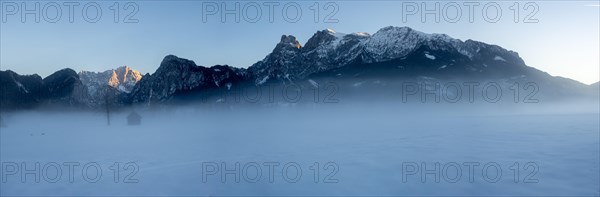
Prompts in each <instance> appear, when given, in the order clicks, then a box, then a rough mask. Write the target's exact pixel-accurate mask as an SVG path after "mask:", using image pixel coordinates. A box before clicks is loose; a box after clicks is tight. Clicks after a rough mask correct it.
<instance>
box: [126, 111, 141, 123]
mask: <svg viewBox="0 0 600 197" xmlns="http://www.w3.org/2000/svg"><path fill="white" fill-rule="evenodd" d="M140 124H142V116H140V114H138V113H136V112H131V113H130V114H129V115H128V116H127V125H140Z"/></svg>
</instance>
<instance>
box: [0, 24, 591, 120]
mask: <svg viewBox="0 0 600 197" xmlns="http://www.w3.org/2000/svg"><path fill="white" fill-rule="evenodd" d="M406 81H410V82H423V81H428V82H432V81H435V82H456V81H460V82H466V81H477V82H490V81H493V82H496V83H498V84H500V85H501V86H502V87H506V89H507V90H508V89H509V88H510V87H509V86H511V85H512V84H515V83H518V84H522V85H523V84H528V83H532V82H533V83H535V84H536V88H538V89H539V94H538V90H535V91H536V94H537V95H538V96H539V97H540V98H544V99H561V98H583V97H585V98H588V97H589V98H597V95H598V92H599V87H598V83H596V84H593V85H585V84H582V83H580V82H577V81H574V80H571V79H567V78H562V77H553V76H551V75H549V74H547V73H545V72H543V71H540V70H537V69H535V68H533V67H530V66H527V65H526V64H525V61H524V60H523V59H522V58H521V57H519V54H518V53H516V52H514V51H510V50H506V49H504V48H502V47H500V46H496V45H491V44H486V43H483V42H479V41H474V40H466V41H462V40H459V39H454V38H452V37H450V36H448V35H445V34H427V33H423V32H419V31H416V30H414V29H411V28H409V27H392V26H390V27H384V28H382V29H380V30H379V31H377V32H376V33H374V34H373V35H371V34H369V33H364V32H358V33H351V34H344V33H339V32H336V31H334V30H331V29H326V30H322V31H318V32H316V33H315V34H314V35H313V36H312V37H311V38H310V39H309V40H308V41H307V42H306V44H305V45H304V46H302V45H301V44H300V42H299V41H298V40H297V39H296V37H294V36H292V35H283V36H281V38H280V41H279V43H277V44H276V45H275V47H274V49H273V51H272V52H271V53H269V54H268V55H267V56H266V57H265V58H264V59H262V60H260V61H258V62H256V63H254V64H253V65H251V66H249V67H248V68H247V69H246V68H235V67H231V66H227V65H216V66H212V67H204V66H198V65H197V64H196V63H195V62H193V61H190V60H187V59H183V58H179V57H177V56H174V55H167V56H166V57H165V58H164V59H163V60H162V62H161V63H160V65H159V67H158V68H157V70H156V71H155V72H154V73H152V74H145V75H143V76H142V75H141V74H140V73H139V72H137V71H135V70H133V69H131V68H129V67H119V68H117V69H114V70H108V71H104V72H89V71H81V72H79V73H76V72H75V71H73V70H72V69H68V68H67V69H63V70H60V71H57V72H56V73H54V74H52V75H50V76H48V77H46V78H43V79H42V78H41V77H40V76H38V75H35V74H34V75H19V74H17V73H15V72H13V71H10V70H7V71H0V85H1V86H2V92H1V94H0V97H1V103H0V104H1V105H0V108H1V109H9V110H10V109H24V108H34V107H36V106H40V105H43V104H60V105H68V106H82V107H88V108H98V107H101V106H103V104H107V103H108V104H111V105H123V106H126V105H135V104H144V105H145V104H151V103H168V102H172V101H177V100H192V101H194V100H197V99H198V98H199V97H201V98H203V99H208V101H209V102H212V101H215V102H216V101H222V100H223V99H224V98H223V95H229V94H230V93H231V92H232V91H234V90H240V89H241V90H247V89H248V88H256V87H259V88H264V87H267V86H270V85H286V84H287V85H289V84H293V85H294V86H297V87H299V88H300V89H307V90H308V89H311V88H315V87H324V86H325V84H328V83H329V82H333V83H335V84H336V86H335V88H336V91H339V92H344V93H346V95H344V94H341V96H348V95H358V96H359V97H361V96H363V97H373V96H386V95H387V94H391V93H390V92H395V93H397V92H398V90H399V88H401V84H402V83H400V82H406ZM278 88H279V89H281V88H282V87H278ZM284 88H285V87H284ZM524 88H525V89H526V88H527V87H524ZM284 90H285V89H284ZM381 93H383V94H381Z"/></svg>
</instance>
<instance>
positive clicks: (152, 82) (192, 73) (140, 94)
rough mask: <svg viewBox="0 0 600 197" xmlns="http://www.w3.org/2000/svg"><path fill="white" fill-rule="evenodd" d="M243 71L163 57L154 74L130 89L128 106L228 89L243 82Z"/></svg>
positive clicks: (245, 76) (145, 77) (175, 57)
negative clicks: (180, 95) (187, 94)
mask: <svg viewBox="0 0 600 197" xmlns="http://www.w3.org/2000/svg"><path fill="white" fill-rule="evenodd" d="M247 79H248V77H247V74H246V70H245V69H238V68H233V67H230V66H213V67H210V68H207V67H203V66H198V65H196V63H194V62H193V61H190V60H186V59H182V58H179V57H177V56H174V55H168V56H166V57H165V58H164V59H163V60H162V62H161V63H160V66H159V67H158V69H157V70H156V72H154V74H152V75H149V74H146V75H145V76H144V77H142V80H141V81H140V82H139V83H138V84H137V85H136V86H135V87H134V88H133V90H132V91H131V94H130V95H129V99H128V100H129V102H133V103H145V102H158V101H166V100H168V99H169V98H171V97H172V96H173V95H174V94H178V93H180V94H184V93H187V92H193V91H206V90H209V89H215V88H227V89H229V88H231V87H232V86H233V85H234V84H235V83H237V82H239V81H244V80H247Z"/></svg>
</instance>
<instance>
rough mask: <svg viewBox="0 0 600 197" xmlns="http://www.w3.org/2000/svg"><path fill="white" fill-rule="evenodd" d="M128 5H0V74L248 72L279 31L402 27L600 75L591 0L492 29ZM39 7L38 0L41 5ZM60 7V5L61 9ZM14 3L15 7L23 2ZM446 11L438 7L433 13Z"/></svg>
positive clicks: (355, 8) (361, 13) (393, 9)
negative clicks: (168, 68) (188, 64)
mask: <svg viewBox="0 0 600 197" xmlns="http://www.w3.org/2000/svg"><path fill="white" fill-rule="evenodd" d="M6 2H9V3H10V2H12V1H4V0H2V2H1V3H2V4H3V6H5V5H8V4H5V3H6ZM126 2H127V1H119V3H120V4H119V5H120V7H121V9H120V10H121V11H120V15H119V18H120V20H119V21H120V22H119V23H115V22H114V21H113V16H114V15H113V11H112V10H111V9H110V6H111V5H113V4H114V3H115V1H101V2H99V5H100V8H101V9H102V17H101V18H100V20H99V21H98V22H96V23H89V22H86V21H85V20H84V17H83V16H82V7H83V5H84V4H86V2H81V3H80V5H79V6H78V7H75V9H74V13H75V14H74V17H73V19H74V22H73V23H70V22H69V18H68V13H67V12H68V7H64V6H63V7H62V8H61V9H62V12H63V13H62V17H61V19H60V20H59V21H58V22H57V23H49V22H47V21H45V20H44V19H43V18H42V19H41V20H40V22H39V23H36V22H35V21H34V16H33V15H26V19H27V21H26V22H25V23H23V22H21V16H20V13H18V14H16V15H7V11H6V9H9V8H8V7H2V8H3V9H2V10H1V11H0V12H1V13H0V15H2V17H3V21H2V23H0V24H1V25H0V67H1V69H2V70H7V69H10V70H13V71H16V72H18V73H20V74H33V73H38V74H39V75H41V76H43V77H44V76H47V75H49V74H51V73H52V72H54V71H56V70H59V69H61V68H66V67H69V68H72V69H74V70H76V71H80V70H89V71H103V70H108V69H111V68H115V67H118V66H122V65H128V66H130V67H133V68H134V69H136V70H139V71H141V72H142V73H152V72H154V71H155V70H156V68H157V67H158V66H159V64H160V61H161V60H162V58H163V57H164V56H165V55H168V54H174V55H177V56H179V57H183V58H187V59H191V60H194V61H195V62H196V63H197V64H198V65H204V66H212V65H215V64H228V65H231V66H236V67H248V66H250V65H252V64H253V63H255V62H256V61H259V60H261V59H262V58H264V57H265V56H266V55H267V54H268V53H269V52H271V50H272V49H273V48H274V46H275V44H276V43H277V42H279V39H280V37H281V35H282V34H291V35H295V36H296V37H297V38H298V40H299V41H300V42H301V43H302V44H304V43H305V42H306V41H307V40H308V38H310V37H311V36H312V35H313V34H314V33H315V32H316V31H318V30H322V29H326V28H331V29H334V30H336V31H338V32H344V33H351V32H368V33H371V34H373V33H375V32H376V31H377V30H378V29H380V28H382V27H385V26H409V27H411V28H414V29H416V30H419V31H423V32H426V33H445V34H448V35H450V36H452V37H454V38H458V39H461V40H466V39H473V40H478V41H483V42H486V43H490V44H497V45H500V46H502V47H504V48H506V49H509V50H513V51H516V52H518V53H519V54H520V56H521V57H522V58H523V59H524V60H525V62H526V63H527V64H528V65H529V66H532V67H535V68H537V69H540V70H543V71H546V72H548V73H550V74H551V75H555V76H563V77H568V78H572V79H575V80H578V81H581V82H584V83H587V84H590V83H594V82H597V81H599V78H600V57H599V56H600V55H599V54H600V14H599V13H600V7H599V6H598V4H600V3H599V1H546V2H536V5H537V7H538V8H539V10H538V12H537V13H536V14H535V15H534V16H533V19H537V20H538V22H537V23H523V20H524V19H525V17H526V16H527V15H528V14H530V13H531V11H533V7H532V6H530V7H528V8H529V9H524V8H525V3H527V2H525V1H518V3H519V7H520V8H521V9H520V12H519V17H518V18H519V22H518V23H516V22H515V21H514V12H513V11H512V10H511V9H510V7H511V6H512V5H514V4H515V2H517V1H497V3H498V4H499V5H500V7H501V8H502V12H501V13H502V16H501V17H500V19H499V21H498V22H496V23H492V22H487V21H485V18H484V17H483V15H482V13H483V12H484V10H483V8H482V7H483V6H484V5H485V4H486V2H481V3H480V5H479V6H478V7H475V8H474V15H473V19H474V22H469V17H468V14H469V12H468V7H464V5H463V3H464V2H457V3H458V5H461V7H462V8H461V9H462V16H461V17H460V20H459V21H458V22H456V23H450V22H447V21H445V20H444V18H443V17H444V16H446V17H448V18H452V17H454V16H456V15H455V14H456V13H454V12H453V10H454V9H448V14H447V15H440V17H441V21H440V22H439V23H436V22H435V21H434V16H432V15H427V16H426V19H427V21H425V22H422V21H421V18H422V17H421V16H420V15H411V16H408V17H403V13H406V12H403V4H402V2H401V1H367V0H364V1H361V0H353V1H337V2H335V4H336V5H337V7H338V8H339V9H338V11H337V13H336V14H335V15H334V16H333V19H337V20H338V22H336V23H324V22H323V20H324V18H325V15H327V14H328V13H330V12H331V11H332V10H331V9H327V10H326V9H324V8H323V7H324V5H325V2H326V1H319V3H320V6H319V7H320V9H319V10H320V14H319V22H315V21H314V15H313V14H314V11H313V10H311V5H313V4H314V3H315V2H316V1H296V2H297V3H298V4H299V5H300V6H301V7H300V8H301V10H302V17H300V20H299V21H298V22H296V23H291V22H287V21H286V20H285V19H290V18H292V19H293V18H294V16H295V12H294V10H293V9H292V10H288V11H289V12H288V13H289V14H290V15H291V16H289V17H288V18H284V17H283V16H282V13H283V8H282V7H283V6H284V5H285V4H286V3H289V2H291V1H285V2H280V5H279V6H276V7H275V9H274V15H273V19H274V22H272V23H271V22H270V21H269V19H268V11H269V10H268V7H266V6H262V7H261V10H262V18H261V19H260V20H259V21H258V22H256V23H252V22H247V21H245V20H244V18H243V16H242V19H241V20H240V22H239V23H236V22H235V21H234V16H233V15H227V16H226V19H227V21H226V22H225V23H223V22H221V16H220V15H209V16H208V17H207V18H206V22H204V21H203V14H206V13H207V12H203V4H202V3H201V2H197V1H132V2H135V3H136V5H137V7H138V8H139V11H138V12H137V14H135V16H134V19H138V21H139V22H137V23H123V22H122V21H123V18H124V17H125V15H127V14H128V13H129V11H131V9H129V10H124V9H123V6H124V4H125V3H126ZM238 2H239V3H240V4H241V6H242V7H243V6H245V5H248V3H250V2H256V3H258V4H259V5H263V3H264V2H265V1H238ZM269 2H272V1H269ZM34 3H35V1H27V2H26V4H27V6H30V7H28V8H32V7H33V6H34ZM47 3H48V2H47V1H40V4H41V5H40V6H44V5H46V4H47ZM59 3H60V5H62V3H63V2H59ZM219 3H220V2H219ZM418 3H419V4H418V5H422V4H420V3H421V2H418ZM434 3H435V2H431V1H429V2H427V3H426V4H427V5H428V6H430V8H433V6H434ZM17 4H18V5H21V2H17ZM234 4H235V1H227V5H228V6H229V7H230V8H232V7H233V6H234ZM447 4H448V2H445V1H440V6H441V7H442V6H444V5H447ZM204 5H207V4H204ZM405 5H406V4H405ZM130 8H131V7H130ZM250 8H251V7H249V9H248V10H249V11H248V18H250V17H253V16H255V14H256V13H254V12H253V10H255V9H254V8H252V9H250ZM291 8H293V7H291ZM329 8H332V7H329ZM421 8H422V7H421ZM448 8H451V7H448ZM513 8H514V7H513ZM40 9H43V8H40ZM441 9H442V8H440V10H441ZM48 10H49V11H48V12H47V15H48V16H49V17H48V18H51V17H53V16H55V15H56V13H54V12H55V11H53V10H55V9H54V8H51V7H49V8H48ZM241 10H242V9H240V12H241ZM93 11H94V10H92V11H89V10H88V13H90V15H91V16H90V18H93V16H94V12H93ZM442 12H443V11H442ZM488 13H490V16H489V18H494V14H495V12H494V10H491V11H489V10H488ZM403 18H406V21H404V20H403ZM4 20H5V21H6V22H4Z"/></svg>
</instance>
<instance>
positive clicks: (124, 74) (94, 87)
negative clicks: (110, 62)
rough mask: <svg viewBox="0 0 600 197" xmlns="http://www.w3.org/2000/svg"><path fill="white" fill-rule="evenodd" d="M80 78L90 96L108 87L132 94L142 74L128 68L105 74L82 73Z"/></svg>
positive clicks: (104, 72)
mask: <svg viewBox="0 0 600 197" xmlns="http://www.w3.org/2000/svg"><path fill="white" fill-rule="evenodd" d="M78 75H79V78H80V79H81V82H82V83H83V85H85V86H86V87H87V89H88V94H89V95H92V96H95V95H97V94H99V93H100V92H98V91H101V90H103V89H104V88H106V87H107V86H110V87H113V88H116V89H117V90H119V91H120V92H125V93H128V92H130V91H131V90H132V89H133V87H134V86H135V84H136V83H137V82H138V81H140V80H141V79H142V74H141V73H140V72H138V71H136V70H134V69H131V68H130V67H128V66H121V67H118V68H116V69H111V70H106V71H103V72H93V71H81V72H79V74H78Z"/></svg>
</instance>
